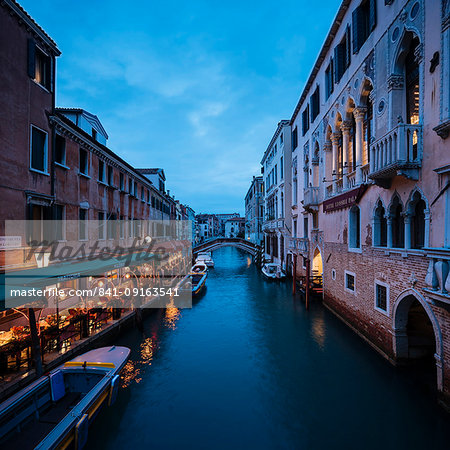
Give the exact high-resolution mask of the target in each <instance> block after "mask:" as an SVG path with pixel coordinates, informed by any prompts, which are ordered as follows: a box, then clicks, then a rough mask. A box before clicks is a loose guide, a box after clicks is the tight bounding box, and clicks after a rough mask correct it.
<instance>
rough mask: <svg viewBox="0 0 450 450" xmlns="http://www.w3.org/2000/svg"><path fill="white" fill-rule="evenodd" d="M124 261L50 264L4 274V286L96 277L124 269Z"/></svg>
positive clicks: (47, 283)
mask: <svg viewBox="0 0 450 450" xmlns="http://www.w3.org/2000/svg"><path fill="white" fill-rule="evenodd" d="M124 265H125V264H124V261H120V260H118V259H116V258H108V259H93V260H84V261H81V262H75V261H73V262H66V263H60V264H51V265H49V266H47V267H42V268H37V269H25V270H17V271H11V272H6V273H5V286H6V285H14V286H22V287H44V286H50V285H53V284H56V283H60V282H62V281H67V280H75V279H77V278H81V277H89V276H98V275H102V274H104V273H105V272H109V271H111V270H114V269H119V268H121V267H124Z"/></svg>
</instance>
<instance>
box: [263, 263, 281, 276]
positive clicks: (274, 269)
mask: <svg viewBox="0 0 450 450" xmlns="http://www.w3.org/2000/svg"><path fill="white" fill-rule="evenodd" d="M261 272H262V274H263V275H264V277H265V278H266V279H268V280H281V279H283V278H285V277H286V274H285V273H284V272H283V270H282V269H281V267H280V265H279V264H276V263H266V264H264V265H263V266H262V269H261Z"/></svg>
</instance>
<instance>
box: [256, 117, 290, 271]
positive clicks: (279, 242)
mask: <svg viewBox="0 0 450 450" xmlns="http://www.w3.org/2000/svg"><path fill="white" fill-rule="evenodd" d="M291 161H292V147H291V126H290V123H289V121H288V120H282V121H281V122H279V123H278V126H277V128H276V130H275V133H274V135H273V137H272V139H271V141H270V143H269V145H268V147H267V149H266V151H265V152H264V156H263V158H262V160H261V166H262V173H263V179H264V221H263V225H262V228H263V232H264V257H265V259H267V260H270V261H273V262H275V263H278V264H281V266H282V268H283V269H284V268H285V267H286V262H287V259H286V256H287V253H286V249H287V243H288V242H289V239H290V237H291V235H292V234H291V233H292V232H291V229H290V227H291V196H292V187H291V180H292V178H291V177H292V170H291Z"/></svg>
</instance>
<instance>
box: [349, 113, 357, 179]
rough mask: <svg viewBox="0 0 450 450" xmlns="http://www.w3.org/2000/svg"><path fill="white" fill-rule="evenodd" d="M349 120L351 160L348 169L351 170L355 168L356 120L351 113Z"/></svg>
mask: <svg viewBox="0 0 450 450" xmlns="http://www.w3.org/2000/svg"><path fill="white" fill-rule="evenodd" d="M350 122H351V130H350V133H351V141H350V142H351V146H352V162H351V167H350V170H351V172H353V171H355V170H356V121H355V116H354V115H353V114H351V118H350Z"/></svg>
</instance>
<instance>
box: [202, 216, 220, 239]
mask: <svg viewBox="0 0 450 450" xmlns="http://www.w3.org/2000/svg"><path fill="white" fill-rule="evenodd" d="M196 220H197V223H198V235H199V240H200V242H203V241H206V240H207V239H211V238H213V237H216V236H220V232H221V223H220V221H219V219H218V218H217V216H216V215H215V214H198V215H197V216H196Z"/></svg>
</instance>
